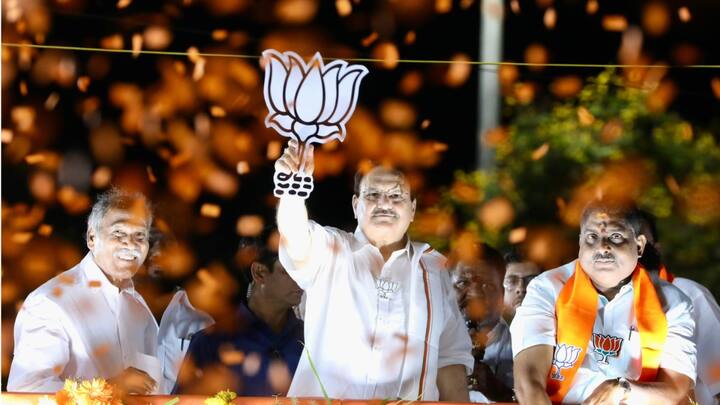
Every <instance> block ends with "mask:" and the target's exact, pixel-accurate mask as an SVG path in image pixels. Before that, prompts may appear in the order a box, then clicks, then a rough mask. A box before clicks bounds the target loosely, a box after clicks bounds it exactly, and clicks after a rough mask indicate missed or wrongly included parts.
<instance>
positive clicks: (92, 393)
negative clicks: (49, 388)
mask: <svg viewBox="0 0 720 405" xmlns="http://www.w3.org/2000/svg"><path fill="white" fill-rule="evenodd" d="M55 400H56V401H57V403H58V405H120V404H122V401H121V400H120V398H119V396H118V395H117V393H116V392H115V390H114V388H113V386H112V385H111V384H109V383H108V382H107V381H105V380H103V379H102V378H96V379H93V380H90V381H82V382H78V381H75V380H71V379H68V380H65V385H64V387H63V389H62V390H60V391H58V392H57V394H55Z"/></svg>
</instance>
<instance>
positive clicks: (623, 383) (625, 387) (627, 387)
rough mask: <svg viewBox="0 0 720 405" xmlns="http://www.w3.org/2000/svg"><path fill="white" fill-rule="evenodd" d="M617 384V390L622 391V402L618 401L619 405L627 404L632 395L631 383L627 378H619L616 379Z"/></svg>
mask: <svg viewBox="0 0 720 405" xmlns="http://www.w3.org/2000/svg"><path fill="white" fill-rule="evenodd" d="M615 384H616V387H617V389H618V390H619V391H620V401H618V403H625V402H627V400H628V398H629V397H630V393H632V385H631V383H630V381H628V379H627V378H625V377H618V378H616V379H615Z"/></svg>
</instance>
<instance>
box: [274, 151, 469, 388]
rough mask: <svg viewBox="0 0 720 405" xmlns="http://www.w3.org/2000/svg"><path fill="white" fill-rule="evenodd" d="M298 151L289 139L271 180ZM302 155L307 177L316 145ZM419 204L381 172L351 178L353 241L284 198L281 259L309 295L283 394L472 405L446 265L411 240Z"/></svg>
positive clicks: (463, 335)
mask: <svg viewBox="0 0 720 405" xmlns="http://www.w3.org/2000/svg"><path fill="white" fill-rule="evenodd" d="M298 150H299V148H298V144H297V142H296V141H294V140H292V141H290V144H289V147H288V148H287V149H286V150H285V153H284V154H283V155H282V156H281V157H280V159H278V161H277V162H276V163H275V170H276V175H277V173H283V174H285V175H287V174H290V173H296V172H298V171H299V170H300V166H301V165H300V160H301V159H300V156H299V155H300V153H299V151H298ZM305 153H306V155H305V168H304V172H305V174H307V175H311V174H312V169H313V158H312V147H311V146H309V147H308V150H307V151H306V152H305ZM415 203H416V202H415V199H414V198H413V197H412V195H411V192H410V188H409V185H408V182H407V180H406V179H405V176H404V175H403V174H402V173H401V172H399V171H397V170H392V169H387V168H384V167H376V168H374V169H372V170H370V171H369V172H368V173H367V174H365V175H364V176H357V178H356V184H355V195H353V197H352V207H353V212H354V214H355V217H356V218H357V221H358V226H357V229H356V230H355V232H354V233H348V232H344V231H341V230H339V229H336V228H331V227H323V226H320V225H318V224H317V223H315V222H313V221H310V220H308V213H307V209H306V207H305V203H304V200H303V199H301V198H300V197H298V196H293V195H282V196H281V197H280V202H279V205H278V212H277V221H278V228H279V230H280V235H281V242H280V260H281V262H282V264H283V266H284V267H285V268H286V269H287V271H288V273H289V274H290V275H291V277H293V278H294V279H295V281H296V282H297V284H298V285H299V286H300V287H301V288H302V289H304V290H305V291H306V293H307V306H306V312H305V345H306V350H305V352H304V353H303V356H302V358H301V359H300V364H299V365H298V368H297V371H296V373H295V377H294V379H293V382H292V385H291V387H290V391H289V393H288V395H289V396H323V395H324V394H325V393H327V395H328V396H329V397H332V398H342V399H368V398H388V399H396V398H402V399H406V400H415V399H417V400H426V401H427V400H438V399H440V400H447V401H455V402H467V401H468V391H467V387H466V375H468V374H469V373H470V372H471V371H472V367H473V358H472V356H471V344H470V339H469V336H468V334H467V330H466V329H465V324H464V321H463V318H462V316H461V314H460V311H459V309H458V306H457V303H456V300H455V293H454V291H453V287H452V282H451V279H450V275H449V273H448V272H447V271H446V269H445V267H444V262H445V259H444V257H443V256H442V255H440V254H439V253H437V252H435V251H434V250H433V249H432V248H431V247H430V246H429V245H427V244H425V243H420V242H414V241H411V240H410V239H409V238H408V236H407V229H408V226H409V225H410V222H412V220H413V217H414V215H415ZM313 365H314V369H315V370H313ZM315 371H316V373H317V375H316V374H315Z"/></svg>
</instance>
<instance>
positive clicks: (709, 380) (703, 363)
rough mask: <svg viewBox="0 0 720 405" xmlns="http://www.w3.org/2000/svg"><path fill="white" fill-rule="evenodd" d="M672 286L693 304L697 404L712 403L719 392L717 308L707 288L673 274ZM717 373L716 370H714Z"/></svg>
mask: <svg viewBox="0 0 720 405" xmlns="http://www.w3.org/2000/svg"><path fill="white" fill-rule="evenodd" d="M673 285H674V286H676V287H678V288H679V289H680V290H682V292H684V293H685V295H687V296H688V297H689V298H690V300H691V301H692V304H693V319H694V320H695V344H696V345H697V352H698V358H697V362H698V368H697V370H698V376H697V384H695V397H696V400H697V402H698V403H699V404H700V405H715V404H717V403H718V401H717V400H716V399H715V395H717V394H718V393H720V376H718V375H713V371H712V370H713V368H715V369H716V370H720V307H718V303H717V302H716V301H715V299H714V298H713V296H712V294H711V293H710V291H708V289H707V288H705V287H703V286H702V285H700V284H698V283H696V282H695V281H692V280H688V279H686V278H681V277H675V279H673ZM715 373H717V371H715Z"/></svg>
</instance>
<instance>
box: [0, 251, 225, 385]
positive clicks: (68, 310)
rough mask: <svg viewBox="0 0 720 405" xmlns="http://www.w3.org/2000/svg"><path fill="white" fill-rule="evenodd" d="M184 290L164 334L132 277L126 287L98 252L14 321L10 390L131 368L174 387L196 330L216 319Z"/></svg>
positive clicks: (46, 288)
mask: <svg viewBox="0 0 720 405" xmlns="http://www.w3.org/2000/svg"><path fill="white" fill-rule="evenodd" d="M208 318H209V317H208V316H207V315H206V314H204V313H201V312H199V311H197V310H195V309H194V308H192V306H191V305H190V304H189V302H187V297H186V296H185V293H184V292H182V291H181V292H178V293H177V294H176V295H175V296H174V297H173V299H172V301H171V304H170V305H169V306H168V309H167V310H166V311H165V314H164V315H163V322H162V323H161V327H160V328H159V329H160V334H159V335H158V325H157V322H156V321H155V318H154V317H153V315H152V312H151V311H150V309H149V308H148V306H147V304H146V303H145V300H144V299H143V298H142V296H141V295H140V294H139V293H138V292H137V291H135V289H134V287H133V284H132V281H129V282H128V285H127V286H126V287H125V288H123V289H119V288H117V287H116V286H114V285H113V284H112V283H111V282H110V281H109V280H108V278H107V276H105V274H104V273H103V272H102V270H100V268H99V267H98V266H97V264H95V261H94V259H93V256H92V253H88V254H87V255H86V256H85V258H83V260H82V261H81V262H80V263H79V264H78V265H77V266H75V267H73V268H72V269H70V270H68V271H66V272H64V273H62V274H60V275H58V276H56V277H54V278H52V279H51V280H49V281H48V282H46V283H45V284H43V285H41V286H40V287H38V288H37V289H36V290H35V291H33V292H32V293H30V295H29V296H28V297H27V298H26V299H25V302H24V303H23V306H22V308H21V309H20V312H19V313H18V315H17V318H16V320H15V330H14V335H15V336H14V337H15V350H14V358H13V361H12V364H11V366H10V376H9V377H8V385H7V388H8V391H29V392H55V391H58V390H59V389H61V388H62V387H63V383H64V380H65V379H66V378H79V379H83V380H87V379H92V378H97V377H101V378H111V377H114V376H116V375H118V374H120V373H121V372H122V371H123V370H125V369H126V368H128V367H135V368H138V369H140V370H143V371H145V372H146V373H148V375H150V377H152V378H153V379H154V380H155V381H156V382H157V390H156V391H155V393H163V394H165V393H169V392H170V390H171V389H172V386H173V385H174V383H175V377H176V376H177V366H176V365H177V364H178V363H179V362H180V361H181V360H182V357H183V356H184V353H185V351H186V350H187V344H185V345H184V346H183V345H182V341H183V339H185V340H188V339H189V336H188V335H189V334H190V335H191V334H192V333H194V332H195V331H197V330H199V329H201V328H202V327H204V326H207V324H209V323H210V322H211V319H209V320H208Z"/></svg>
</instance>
